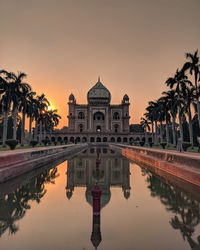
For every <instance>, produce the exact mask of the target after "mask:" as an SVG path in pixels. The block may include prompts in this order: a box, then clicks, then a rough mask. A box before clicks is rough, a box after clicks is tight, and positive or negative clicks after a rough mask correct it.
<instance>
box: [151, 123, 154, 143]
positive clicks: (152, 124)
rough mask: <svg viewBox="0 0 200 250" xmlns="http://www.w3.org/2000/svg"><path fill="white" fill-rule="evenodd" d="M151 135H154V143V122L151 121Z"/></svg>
mask: <svg viewBox="0 0 200 250" xmlns="http://www.w3.org/2000/svg"><path fill="white" fill-rule="evenodd" d="M151 137H152V142H153V143H154V123H153V122H151Z"/></svg>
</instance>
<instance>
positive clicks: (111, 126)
mask: <svg viewBox="0 0 200 250" xmlns="http://www.w3.org/2000/svg"><path fill="white" fill-rule="evenodd" d="M87 101H88V103H87V104H78V103H76V98H75V97H74V95H73V94H70V96H69V101H68V105H69V114H68V132H69V135H70V134H71V136H70V138H69V141H70V142H75V141H76V142H86V141H87V142H110V141H111V142H127V141H128V140H129V119H130V116H129V105H130V103H129V97H128V95H127V94H125V95H124V97H123V99H122V101H121V104H117V105H113V104H110V102H111V94H110V92H109V90H108V89H107V88H106V87H105V86H104V85H103V84H102V83H101V81H100V78H99V79H98V82H97V83H96V84H95V85H94V86H93V87H92V88H91V89H90V90H89V91H88V93H87Z"/></svg>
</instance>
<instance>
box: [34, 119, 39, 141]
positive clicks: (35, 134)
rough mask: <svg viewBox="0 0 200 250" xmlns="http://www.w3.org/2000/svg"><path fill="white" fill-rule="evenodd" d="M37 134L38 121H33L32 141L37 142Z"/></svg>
mask: <svg viewBox="0 0 200 250" xmlns="http://www.w3.org/2000/svg"><path fill="white" fill-rule="evenodd" d="M37 132H38V121H37V118H36V119H35V129H34V140H36V141H37Z"/></svg>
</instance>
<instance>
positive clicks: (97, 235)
mask: <svg viewBox="0 0 200 250" xmlns="http://www.w3.org/2000/svg"><path fill="white" fill-rule="evenodd" d="M91 193H92V198H93V220H92V235H91V242H92V244H93V246H94V247H95V249H97V247H98V246H99V244H100V243H101V240H102V239H101V226H100V225H101V220H100V211H101V204H100V203H101V187H100V186H99V185H98V184H95V185H94V186H93V187H92V190H91Z"/></svg>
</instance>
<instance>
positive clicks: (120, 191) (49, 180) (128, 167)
mask: <svg viewBox="0 0 200 250" xmlns="http://www.w3.org/2000/svg"><path fill="white" fill-rule="evenodd" d="M153 171H154V170H153V169H149V168H146V167H141V166H138V165H137V164H135V163H133V162H131V161H129V160H128V159H126V158H124V157H122V156H121V155H120V154H118V153H117V152H114V151H112V150H110V149H109V148H89V149H88V150H86V151H84V152H82V153H80V154H78V155H77V156H75V157H73V158H72V159H68V160H65V161H64V159H63V162H62V161H60V162H56V163H53V164H50V165H48V166H45V167H44V168H41V169H38V170H36V171H34V172H31V173H28V174H26V175H23V176H20V177H18V178H16V179H15V180H11V181H9V182H7V183H5V184H1V185H0V249H1V250H13V249H20V250H44V249H48V250H51V249H52V250H57V249H58V250H64V249H69V250H75V249H78V250H90V249H99V250H112V249H113V250H124V249H125V250H126V249H127V250H133V249H136V250H150V249H152V250H160V249H162V250H179V249H180V250H184V249H187V250H188V249H189V250H190V249H193V250H198V249H200V190H199V189H198V188H196V187H194V186H191V185H189V184H187V183H184V182H182V181H180V180H177V179H175V178H173V177H170V176H169V175H166V174H165V173H159V175H158V173H157V174H154V173H153Z"/></svg>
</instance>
